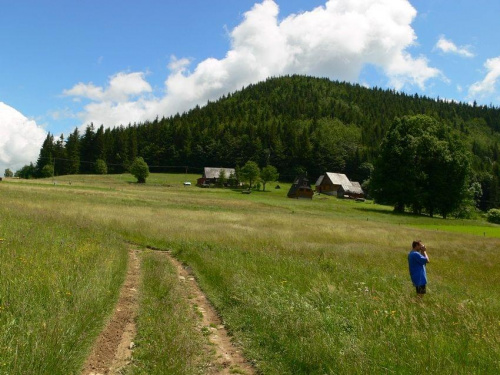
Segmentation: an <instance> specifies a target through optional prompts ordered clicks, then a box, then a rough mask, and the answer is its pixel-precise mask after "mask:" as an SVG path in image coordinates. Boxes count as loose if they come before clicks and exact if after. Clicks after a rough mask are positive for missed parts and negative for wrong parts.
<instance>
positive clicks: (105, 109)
mask: <svg viewBox="0 0 500 375" xmlns="http://www.w3.org/2000/svg"><path fill="white" fill-rule="evenodd" d="M152 91H153V90H152V88H151V85H150V84H149V83H148V82H147V81H146V79H145V73H143V72H133V73H124V72H121V73H118V74H115V75H114V76H112V77H110V80H109V84H108V87H106V88H103V87H99V86H95V85H94V84H93V83H92V82H91V83H87V84H85V83H82V82H80V83H78V84H76V85H75V86H73V87H72V88H71V89H69V90H64V91H63V94H64V95H65V96H70V97H73V98H74V99H75V100H78V101H80V100H82V99H86V100H90V101H91V102H90V103H89V104H87V105H85V106H84V111H83V112H82V113H80V114H79V117H80V118H81V119H82V121H83V122H84V124H89V123H91V122H93V123H95V124H96V125H97V126H99V125H101V124H106V125H108V126H113V125H119V124H127V123H129V122H131V121H134V120H137V121H139V120H144V119H147V118H148V116H149V115H150V114H149V112H148V110H147V109H148V107H151V106H152V105H153V103H154V101H155V99H150V98H147V97H146V96H145V94H148V93H151V92H152Z"/></svg>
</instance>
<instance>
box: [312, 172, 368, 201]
mask: <svg viewBox="0 0 500 375" xmlns="http://www.w3.org/2000/svg"><path fill="white" fill-rule="evenodd" d="M315 186H316V192H317V193H320V194H327V195H333V196H336V197H339V198H364V196H365V194H364V192H363V189H362V188H361V185H360V184H359V182H356V181H349V179H348V178H347V176H346V175H345V174H343V173H332V172H326V173H325V174H324V175H321V176H319V178H318V180H317V181H316V184H315Z"/></svg>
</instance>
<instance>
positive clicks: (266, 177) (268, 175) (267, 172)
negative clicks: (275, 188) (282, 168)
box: [260, 165, 279, 191]
mask: <svg viewBox="0 0 500 375" xmlns="http://www.w3.org/2000/svg"><path fill="white" fill-rule="evenodd" d="M278 178H279V173H278V170H277V169H276V167H273V166H272V165H266V166H265V167H264V168H262V170H261V171H260V179H261V181H262V190H264V191H266V184H267V183H268V182H274V181H277V180H278Z"/></svg>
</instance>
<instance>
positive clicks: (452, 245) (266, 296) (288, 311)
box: [0, 175, 500, 374]
mask: <svg viewBox="0 0 500 375" xmlns="http://www.w3.org/2000/svg"><path fill="white" fill-rule="evenodd" d="M80 178H81V179H82V180H81V181H79V182H74V183H72V185H69V184H63V183H60V184H56V185H55V186H54V185H49V184H47V185H43V184H37V185H32V184H26V183H20V184H16V185H14V184H5V185H3V186H0V189H1V193H2V194H4V195H5V196H6V197H8V198H10V199H11V200H12V201H17V202H21V201H22V207H23V208H21V209H20V210H21V211H23V212H24V211H25V212H28V214H26V215H25V216H30V214H29V212H45V213H51V214H50V215H51V216H53V217H60V218H61V219H60V221H63V218H64V220H70V221H71V220H73V222H74V223H76V221H77V220H76V219H77V218H78V222H84V223H87V226H86V227H85V228H82V233H85V232H86V231H90V233H93V231H97V228H98V229H99V231H98V232H99V233H101V232H102V233H107V234H108V236H110V238H112V239H113V238H116V237H121V238H123V239H126V240H128V241H133V242H136V243H140V244H142V245H152V246H156V247H161V248H165V249H172V250H174V252H175V254H176V256H177V257H178V258H179V259H181V260H182V261H184V262H185V263H187V264H188V265H189V266H191V267H192V269H193V271H194V272H195V274H196V276H197V278H198V280H199V281H200V283H201V285H202V288H203V289H204V291H205V292H206V293H207V294H208V297H209V299H210V300H211V301H212V302H213V304H214V305H215V306H216V308H217V309H218V311H219V312H220V314H221V316H222V318H223V320H224V322H225V323H226V326H227V327H228V328H229V329H230V330H231V332H232V334H233V336H234V338H235V340H236V341H238V342H239V343H241V344H242V347H243V348H244V350H245V354H246V355H247V357H248V358H249V359H251V360H253V361H254V363H256V366H257V367H258V368H259V369H260V370H261V371H262V373H264V374H325V373H327V374H341V373H345V374H351V373H353V374H357V373H359V374H361V373H363V374H364V373H396V374H414V373H421V372H422V371H425V372H428V373H435V374H490V373H491V374H496V373H499V372H500V363H499V358H500V345H499V344H500V343H499V337H500V320H499V318H498V311H500V302H499V301H500V287H499V285H500V283H499V282H500V267H499V264H500V252H499V251H498V249H499V248H500V240H499V239H498V238H494V236H493V235H489V234H488V235H486V236H485V235H484V231H483V228H484V229H485V231H486V230H488V231H489V230H492V231H493V232H491V233H497V232H495V231H497V229H494V228H498V227H495V226H491V225H487V224H485V223H484V222H481V221H457V220H442V219H431V218H426V217H417V216H413V215H394V214H392V213H391V212H390V208H387V207H383V206H378V205H373V204H370V203H366V204H365V203H360V204H358V203H354V202H349V201H340V200H337V199H335V198H327V197H320V199H314V200H313V201H301V200H293V199H287V198H286V187H285V188H284V189H282V190H281V191H277V190H272V191H269V192H265V193H262V192H261V193H257V192H255V193H252V194H250V195H242V194H240V193H238V192H235V191H232V190H229V189H224V190H222V189H198V188H195V187H191V188H184V187H182V183H181V181H182V180H183V179H184V176H183V177H177V180H178V181H177V180H176V182H173V183H167V184H163V183H155V184H151V185H148V184H146V185H137V184H133V183H129V182H128V181H123V177H112V176H106V177H100V180H99V181H96V180H89V179H88V178H86V177H80ZM119 178H121V179H122V180H119ZM155 179H156V181H162V180H163V179H164V180H165V181H167V180H172V181H173V180H174V178H173V177H170V176H169V175H159V176H155ZM167 185H168V186H167ZM282 186H283V185H282ZM19 194H22V196H23V198H22V199H21V198H19V197H18V196H17V195H19ZM27 198H29V199H27ZM18 204H19V205H21V203H18ZM4 212H8V213H10V214H12V209H10V210H9V209H4ZM50 215H49V216H50ZM31 220H32V222H33V223H35V224H36V223H38V224H36V225H40V227H41V226H42V224H41V223H40V222H38V218H32V219H31ZM58 220H59V219H58ZM436 229H438V230H436ZM466 232H470V234H466ZM488 233H490V232H488ZM2 236H5V234H4V233H2V232H0V237H2ZM60 237H62V236H60V235H57V236H56V238H60ZM89 237H90V238H92V239H94V241H98V240H97V239H95V238H94V237H95V236H94V235H93V234H91V235H89ZM416 238H420V239H422V240H423V241H424V242H425V243H426V244H427V247H428V249H429V254H430V256H431V263H430V265H429V266H428V274H429V280H430V284H429V287H428V288H429V292H428V294H427V295H426V296H425V297H424V299H423V300H418V299H417V298H416V297H415V291H414V289H413V287H412V285H411V282H410V280H409V275H408V270H407V261H406V255H407V252H408V251H409V247H410V244H411V241H412V240H413V239H416ZM27 243H30V242H29V241H28V242H27ZM0 246H4V245H0ZM0 249H1V248H0ZM104 254H107V252H104ZM46 255H48V253H47V254H46ZM150 261H151V262H152V264H151V265H148V266H147V267H152V268H151V271H150V272H146V273H145V275H146V274H148V273H150V274H151V275H157V276H155V277H153V279H154V280H157V284H158V286H157V290H156V291H155V288H148V287H146V285H147V282H146V279H145V280H144V285H145V287H144V293H145V294H144V296H143V299H142V305H141V309H142V310H141V311H143V313H141V314H140V316H139V321H140V327H139V337H142V340H147V337H151V338H152V339H153V337H155V336H154V334H155V333H157V332H156V331H155V327H156V325H157V324H159V321H163V320H164V319H162V318H161V317H162V310H161V309H160V308H159V307H154V308H150V307H148V306H166V307H165V308H166V309H168V304H169V301H170V299H172V300H175V298H176V297H177V296H181V300H182V293H180V291H176V289H175V287H174V284H172V283H173V280H171V282H172V283H171V282H170V281H169V278H171V277H172V273H171V270H170V271H169V270H168V267H167V266H166V265H161V262H160V260H159V259H155V260H153V259H150V260H148V261H147V262H150ZM155 264H156V265H155ZM50 266H51V263H50V262H49V263H48V264H45V265H44V268H46V267H50ZM164 266H165V268H164V269H163V267H164ZM154 269H156V270H157V271H153V270H154ZM160 270H162V271H161V272H160ZM153 279H151V280H150V281H148V282H151V283H153V285H154V282H153ZM157 293H159V294H157ZM155 294H156V297H155ZM161 296H168V298H167V297H165V298H163V302H162V297H161ZM148 298H150V300H148ZM155 301H156V302H155ZM158 301H160V302H158ZM156 303H159V305H155V304H156ZM179 306H181V309H182V304H179ZM184 309H186V308H184ZM154 311H157V312H156V314H158V315H157V316H155V313H154ZM148 314H150V315H151V316H150V318H145V317H146V316H148ZM148 319H151V320H148ZM167 324H168V325H170V324H171V327H172V328H171V329H170V330H169V332H170V333H172V332H179V331H180V330H182V331H185V332H188V331H189V328H188V327H189V324H190V322H189V319H187V320H181V321H172V322H168V323H167ZM193 324H194V323H193ZM179 327H184V328H179ZM167 330H168V328H167V327H166V326H162V328H161V331H162V332H163V331H167ZM141 335H142V336H141ZM155 340H157V339H156V338H155ZM168 340H169V339H168V338H167V339H165V340H163V341H162V340H160V339H158V341H157V342H158V343H159V344H158V346H157V347H150V346H147V345H144V346H142V347H138V353H139V350H141V351H142V350H145V351H144V352H142V353H141V354H140V355H141V360H140V366H141V367H140V368H141V369H149V368H151V367H148V366H149V364H152V363H154V361H155V360H157V357H158V356H159V355H160V353H161V352H162V349H161V347H162V346H163V345H165V344H164V343H166V342H168ZM2 342H3V341H2ZM187 343H188V341H186V342H185V343H181V344H180V345H179V348H181V347H182V346H183V345H184V344H186V345H187ZM189 350H191V349H189ZM172 352H173V353H176V351H175V350H173V351H172ZM179 353H180V352H179ZM174 355H175V354H174ZM179 355H180V354H179ZM187 358H191V359H189V361H191V363H195V362H196V360H195V359H194V357H190V356H188V357H187ZM172 360H173V359H172ZM189 361H187V362H189ZM189 366H190V365H189V364H188V367H189ZM140 371H143V372H142V373H145V372H144V371H146V370H140ZM140 371H139V373H141V372H140Z"/></svg>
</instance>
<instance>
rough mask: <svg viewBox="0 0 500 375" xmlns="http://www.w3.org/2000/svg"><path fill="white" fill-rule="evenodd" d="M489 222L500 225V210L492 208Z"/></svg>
mask: <svg viewBox="0 0 500 375" xmlns="http://www.w3.org/2000/svg"><path fill="white" fill-rule="evenodd" d="M487 220H488V221H489V222H490V223H495V224H500V210H499V209H498V208H492V209H491V210H489V211H488V214H487Z"/></svg>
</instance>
